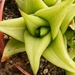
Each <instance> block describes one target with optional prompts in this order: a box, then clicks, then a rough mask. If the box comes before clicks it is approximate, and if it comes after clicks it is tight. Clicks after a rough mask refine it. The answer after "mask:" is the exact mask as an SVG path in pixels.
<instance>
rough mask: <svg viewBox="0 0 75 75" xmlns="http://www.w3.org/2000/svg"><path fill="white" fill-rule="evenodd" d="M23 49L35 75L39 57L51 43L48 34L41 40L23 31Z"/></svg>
mask: <svg viewBox="0 0 75 75" xmlns="http://www.w3.org/2000/svg"><path fill="white" fill-rule="evenodd" d="M24 38H25V49H26V53H27V55H28V58H29V61H30V64H31V67H32V70H33V72H34V74H35V75H36V73H37V71H38V69H39V63H40V57H41V55H42V53H43V52H44V50H45V49H46V48H47V47H48V45H49V43H50V41H51V35H50V33H48V34H47V35H46V36H44V37H42V38H36V37H33V36H32V35H31V34H30V33H29V32H28V31H25V35H24Z"/></svg>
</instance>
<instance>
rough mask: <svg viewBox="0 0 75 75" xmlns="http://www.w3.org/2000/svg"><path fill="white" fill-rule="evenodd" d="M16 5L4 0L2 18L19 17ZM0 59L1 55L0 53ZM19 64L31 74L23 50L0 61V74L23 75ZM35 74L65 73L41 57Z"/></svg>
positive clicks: (6, 37)
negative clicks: (18, 67) (17, 66)
mask: <svg viewBox="0 0 75 75" xmlns="http://www.w3.org/2000/svg"><path fill="white" fill-rule="evenodd" d="M20 16H21V15H20V13H19V11H18V8H17V5H16V3H15V1H14V0H6V2H5V6H4V12H3V20H6V19H11V18H17V17H20ZM4 38H5V41H6V42H7V41H8V40H9V39H10V37H9V36H7V35H5V36H4ZM0 59H1V55H0ZM15 64H16V65H19V66H20V67H21V68H23V69H24V70H25V71H27V72H28V73H29V74H30V75H33V72H32V69H31V66H30V63H29V60H28V57H27V54H26V53H25V52H23V53H18V54H15V55H14V56H12V57H11V58H10V59H9V60H7V61H5V62H0V75H24V74H23V73H22V72H20V71H19V70H18V69H17V68H16V67H15ZM37 75H65V72H64V70H63V69H61V68H59V67H57V66H55V65H53V64H51V63H50V62H48V61H47V60H46V59H45V58H43V57H41V59H40V67H39V71H38V74H37Z"/></svg>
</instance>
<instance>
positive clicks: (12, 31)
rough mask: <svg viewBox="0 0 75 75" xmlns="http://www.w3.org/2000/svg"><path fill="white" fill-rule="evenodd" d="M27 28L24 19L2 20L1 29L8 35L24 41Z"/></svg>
mask: <svg viewBox="0 0 75 75" xmlns="http://www.w3.org/2000/svg"><path fill="white" fill-rule="evenodd" d="M25 30H26V25H25V21H24V19H23V18H22V17H21V18H15V19H9V20H4V21H1V22H0V31H1V32H3V33H6V34H7V35H9V36H11V37H13V38H15V39H17V40H19V41H22V42H24V32H25Z"/></svg>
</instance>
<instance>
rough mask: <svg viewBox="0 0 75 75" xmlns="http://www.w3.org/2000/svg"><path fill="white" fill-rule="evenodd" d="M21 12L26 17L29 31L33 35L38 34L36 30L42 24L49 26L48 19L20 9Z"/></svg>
mask: <svg viewBox="0 0 75 75" xmlns="http://www.w3.org/2000/svg"><path fill="white" fill-rule="evenodd" d="M20 12H21V14H22V16H23V17H24V19H25V22H26V26H27V29H28V31H29V32H30V33H31V34H32V35H33V36H36V31H37V29H39V28H40V27H42V26H47V27H48V26H49V23H48V22H47V21H45V20H44V19H42V18H40V17H37V16H34V15H28V14H26V13H24V12H23V11H21V10H20Z"/></svg>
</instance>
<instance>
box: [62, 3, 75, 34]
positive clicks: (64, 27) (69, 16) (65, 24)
mask: <svg viewBox="0 0 75 75" xmlns="http://www.w3.org/2000/svg"><path fill="white" fill-rule="evenodd" d="M74 16H75V4H72V5H71V7H70V9H69V11H68V13H67V15H66V17H65V18H64V20H63V22H62V24H61V31H62V33H63V34H64V33H65V32H66V30H67V28H68V26H69V25H70V24H69V23H70V22H71V20H72V19H73V18H74Z"/></svg>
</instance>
